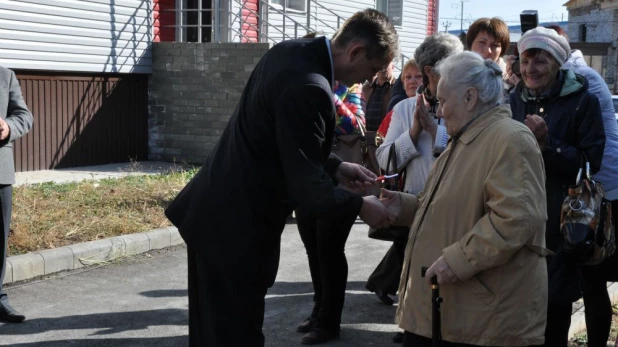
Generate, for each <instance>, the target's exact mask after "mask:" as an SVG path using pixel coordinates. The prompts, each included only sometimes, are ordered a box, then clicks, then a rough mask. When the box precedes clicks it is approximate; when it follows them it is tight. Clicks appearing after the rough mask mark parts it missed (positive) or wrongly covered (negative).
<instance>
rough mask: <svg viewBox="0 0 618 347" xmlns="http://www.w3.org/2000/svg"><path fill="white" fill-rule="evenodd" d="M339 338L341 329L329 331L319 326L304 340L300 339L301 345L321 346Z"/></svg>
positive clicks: (312, 329)
mask: <svg viewBox="0 0 618 347" xmlns="http://www.w3.org/2000/svg"><path fill="white" fill-rule="evenodd" d="M338 338H339V329H337V330H328V329H324V328H322V327H319V326H314V327H313V328H311V330H310V331H309V332H308V333H306V334H305V336H303V338H302V339H300V343H302V344H303V345H319V344H321V343H326V342H328V341H331V340H336V339H338Z"/></svg>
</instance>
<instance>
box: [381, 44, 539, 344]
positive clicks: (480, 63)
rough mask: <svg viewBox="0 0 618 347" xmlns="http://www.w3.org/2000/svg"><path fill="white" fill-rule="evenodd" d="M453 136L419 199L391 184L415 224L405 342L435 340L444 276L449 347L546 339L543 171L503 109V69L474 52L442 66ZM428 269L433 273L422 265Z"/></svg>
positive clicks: (403, 219)
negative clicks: (436, 292)
mask: <svg viewBox="0 0 618 347" xmlns="http://www.w3.org/2000/svg"><path fill="white" fill-rule="evenodd" d="M437 69H438V72H439V73H440V75H441V76H442V77H441V79H440V82H439V84H438V100H439V102H440V107H439V110H438V116H439V117H442V118H444V120H445V125H446V129H447V133H448V134H449V135H450V136H451V138H452V139H451V141H450V143H449V145H448V147H447V149H446V150H445V151H444V152H443V153H442V155H441V156H440V157H439V158H438V160H437V161H436V162H435V164H434V166H433V168H432V170H431V172H430V173H429V177H428V180H427V183H426V184H425V188H424V190H423V191H422V193H421V194H419V196H418V197H417V196H414V195H410V194H405V193H397V192H389V191H386V190H383V200H382V201H383V203H384V204H385V205H386V206H388V207H389V209H391V210H392V211H393V212H395V213H396V214H397V216H398V217H397V220H396V221H395V222H394V223H393V224H396V225H411V230H410V237H409V240H408V244H407V247H406V254H405V261H404V269H403V272H402V275H401V276H402V277H401V285H400V288H399V293H400V304H399V307H398V310H397V321H398V323H399V326H400V327H401V328H402V329H404V330H405V337H404V346H415V347H419V346H421V347H422V346H431V312H432V310H431V307H432V306H431V288H430V286H429V284H428V281H429V278H430V277H432V276H437V278H438V283H440V285H441V286H440V294H441V296H442V297H443V299H444V302H443V304H442V338H443V340H444V341H445V344H444V346H470V345H472V346H534V345H542V344H543V341H544V333H545V320H546V313H547V267H546V262H545V259H544V257H545V255H547V251H546V249H545V220H546V219H547V216H546V205H545V174H544V168H543V158H542V156H541V151H540V149H539V147H538V145H537V141H536V140H535V138H534V135H533V134H532V133H531V132H530V130H529V129H528V128H527V127H526V126H524V125H522V124H521V123H519V122H516V121H514V120H512V119H511V111H510V108H509V107H508V106H507V107H505V106H501V105H500V100H501V98H502V71H501V70H500V68H499V67H498V65H496V63H494V62H492V61H491V60H483V59H482V58H481V57H480V56H479V55H477V54H476V53H472V52H463V53H460V54H457V55H454V56H451V57H449V58H447V59H445V60H444V61H443V62H442V63H441V64H440V65H439V66H438V67H437ZM422 266H430V268H429V270H428V271H427V276H426V278H422V277H421V267H422Z"/></svg>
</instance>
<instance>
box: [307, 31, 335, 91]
mask: <svg viewBox="0 0 618 347" xmlns="http://www.w3.org/2000/svg"><path fill="white" fill-rule="evenodd" d="M305 40H306V39H305ZM326 40H328V39H327V38H326V37H324V36H321V37H318V38H315V39H312V40H309V41H308V42H307V44H306V45H305V48H306V49H307V52H311V53H310V54H312V55H314V56H315V58H316V60H317V62H318V64H319V66H320V67H321V68H322V69H323V71H324V77H326V79H327V80H328V83H329V84H330V86H331V88H332V87H333V86H334V85H335V81H334V79H335V67H334V66H333V62H332V59H333V57H332V55H331V52H330V48H329V47H330V45H329V44H328V43H327V42H326Z"/></svg>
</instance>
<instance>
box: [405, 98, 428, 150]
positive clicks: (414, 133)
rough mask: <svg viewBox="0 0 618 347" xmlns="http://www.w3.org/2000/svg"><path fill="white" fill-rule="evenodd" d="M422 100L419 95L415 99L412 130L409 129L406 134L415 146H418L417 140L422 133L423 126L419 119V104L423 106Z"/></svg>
mask: <svg viewBox="0 0 618 347" xmlns="http://www.w3.org/2000/svg"><path fill="white" fill-rule="evenodd" d="M424 100H425V99H424V98H423V95H422V94H420V95H418V96H417V97H416V107H415V108H414V122H413V124H412V128H410V131H409V132H408V133H409V134H410V139H412V142H413V143H414V145H415V146H417V145H418V138H419V137H420V136H421V131H423V124H422V123H421V120H420V118H419V110H418V107H419V103H422V104H425V102H424Z"/></svg>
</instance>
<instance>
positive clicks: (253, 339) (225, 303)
mask: <svg viewBox="0 0 618 347" xmlns="http://www.w3.org/2000/svg"><path fill="white" fill-rule="evenodd" d="M271 243H272V242H271ZM271 246H272V247H278V245H274V244H273V245H271ZM272 247H269V248H268V249H266V252H273V251H272ZM256 248H258V246H256ZM277 249H278V248H277ZM208 253H209V252H196V251H195V250H192V248H191V247H190V246H187V258H188V262H189V264H188V265H189V268H188V273H189V283H188V285H189V346H191V347H205V346H208V347H210V346H213V347H236V346H248V347H263V346H264V334H263V333H262V324H263V323H264V297H265V296H266V291H267V289H268V287H269V286H270V285H272V281H273V280H274V276H275V274H276V269H273V268H272V267H271V268H269V267H268V266H267V265H265V264H268V260H267V259H266V257H257V256H249V257H247V258H242V259H231V260H230V259H216V258H213V257H212V255H211V256H208ZM273 253H276V257H277V258H278V253H277V252H273ZM263 269H266V270H263Z"/></svg>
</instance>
